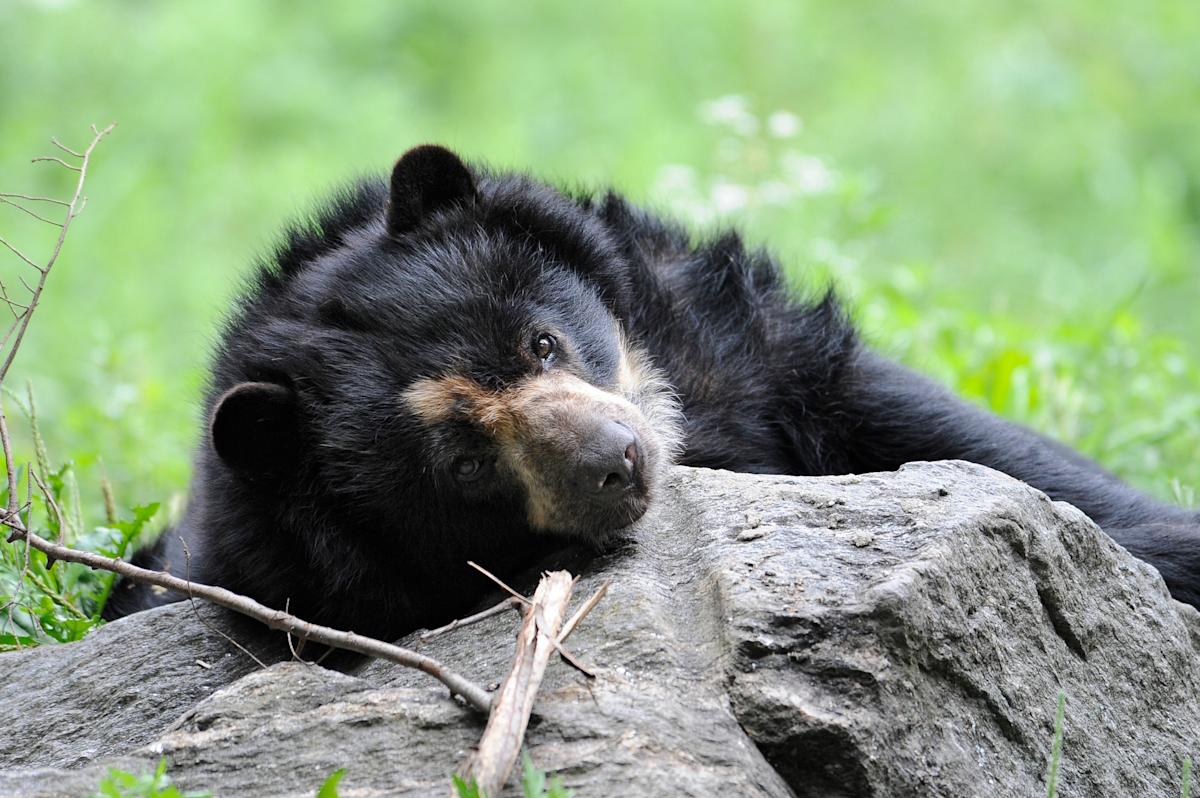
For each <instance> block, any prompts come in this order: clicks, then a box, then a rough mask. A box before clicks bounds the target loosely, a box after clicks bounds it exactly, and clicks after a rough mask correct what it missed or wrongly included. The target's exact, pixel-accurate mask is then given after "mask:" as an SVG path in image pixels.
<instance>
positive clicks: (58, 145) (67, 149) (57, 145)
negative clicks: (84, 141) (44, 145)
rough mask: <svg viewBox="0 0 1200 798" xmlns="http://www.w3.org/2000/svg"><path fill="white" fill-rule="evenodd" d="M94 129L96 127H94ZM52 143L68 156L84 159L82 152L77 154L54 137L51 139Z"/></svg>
mask: <svg viewBox="0 0 1200 798" xmlns="http://www.w3.org/2000/svg"><path fill="white" fill-rule="evenodd" d="M93 127H94V126H93ZM50 141H51V142H52V143H53V144H54V146H55V147H58V148H59V149H60V150H62V151H63V152H65V153H66V154H67V155H74V156H75V157H76V158H82V157H83V153H82V152H75V150H73V149H71V148H70V147H68V146H67V145H66V144H63V143H62V142H61V141H59V140H58V139H56V138H54V136H51V137H50Z"/></svg>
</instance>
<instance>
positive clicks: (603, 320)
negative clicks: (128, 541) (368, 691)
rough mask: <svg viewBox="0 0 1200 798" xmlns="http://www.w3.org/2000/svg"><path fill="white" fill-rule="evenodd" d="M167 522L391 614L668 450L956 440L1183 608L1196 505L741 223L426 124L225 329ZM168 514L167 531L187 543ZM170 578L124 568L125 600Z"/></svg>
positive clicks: (288, 591)
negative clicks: (904, 333)
mask: <svg viewBox="0 0 1200 798" xmlns="http://www.w3.org/2000/svg"><path fill="white" fill-rule="evenodd" d="M205 418H206V420H207V429H206V430H205V432H204V434H203V436H202V441H201V443H200V445H199V448H198V452H197V454H196V458H195V469H194V478H193V482H192V485H191V491H190V497H189V501H188V505H187V508H186V510H185V512H184V514H183V517H182V520H181V521H180V523H179V526H178V528H177V529H174V530H171V531H170V532H168V533H167V534H165V535H164V536H163V538H162V540H161V541H160V543H159V544H158V546H157V547H156V548H154V549H151V550H150V551H147V552H143V553H142V554H141V555H140V557H141V560H142V561H143V562H145V563H148V564H159V565H163V564H169V566H170V568H171V569H172V570H173V571H174V572H176V573H178V574H181V575H183V574H184V573H186V574H187V575H188V576H189V578H191V579H193V580H196V581H199V582H204V583H211V584H218V585H222V586H224V587H227V588H229V589H231V590H234V591H237V592H240V593H244V594H247V595H249V596H252V597H254V598H256V599H257V600H258V601H260V602H262V603H263V604H266V605H267V606H270V607H274V608H280V609H281V608H284V607H285V606H287V607H288V608H290V610H291V611H292V612H293V613H295V614H297V615H299V616H300V617H303V618H305V619H307V620H310V621H314V622H317V623H322V624H326V625H331V626H335V627H339V628H344V629H353V630H354V631H357V632H360V633H364V634H370V635H374V636H377V637H383V638H389V639H394V638H396V637H398V636H400V635H402V634H404V633H407V632H409V631H412V630H415V629H417V628H421V627H429V626H431V625H435V624H437V623H440V622H442V621H444V620H446V619H447V618H449V617H454V613H456V612H460V611H462V610H463V609H466V608H468V607H469V606H470V605H471V604H472V603H473V602H474V601H477V600H478V599H479V598H480V597H481V594H482V593H483V591H484V588H485V587H486V583H484V581H483V580H482V578H481V577H480V576H479V575H478V574H475V573H474V572H473V571H471V570H469V569H468V566H467V561H468V560H474V561H476V562H479V563H482V564H485V565H486V566H488V567H489V568H490V569H492V570H494V571H496V572H501V573H503V572H506V571H510V570H511V569H515V568H519V567H521V566H522V565H524V566H528V565H530V564H533V563H534V562H535V561H536V560H537V559H538V557H539V556H541V555H543V554H544V553H545V552H547V551H548V550H550V549H552V548H553V547H554V546H555V545H558V542H559V541H574V542H586V543H588V544H589V545H592V546H598V547H604V546H605V545H609V544H610V543H611V542H612V541H615V540H620V539H622V538H623V537H624V536H628V535H630V534H631V533H630V530H631V529H636V522H637V521H638V519H639V518H640V517H642V515H643V514H644V513H645V512H646V511H647V509H648V508H649V507H651V506H652V504H653V502H654V501H655V496H656V492H657V491H658V489H659V488H660V486H661V484H662V480H663V474H664V471H665V469H666V468H667V467H668V466H670V465H671V464H674V463H679V464H684V465H689V466H702V467H707V468H721V469H728V470H732V471H741V472H752V473H761V474H794V475H832V474H847V473H860V472H871V471H886V470H894V469H896V468H898V467H899V466H901V465H902V464H903V463H905V462H908V461H912V460H940V459H962V460H968V461H972V462H975V463H979V464H982V465H985V466H989V467H991V468H994V469H997V470H999V471H1002V472H1005V473H1007V474H1009V475H1011V476H1013V477H1016V478H1017V479H1020V480H1023V481H1025V482H1027V483H1028V484H1030V485H1032V486H1033V487H1035V488H1038V489H1040V490H1042V491H1043V492H1045V493H1046V494H1047V495H1048V496H1050V497H1051V498H1053V499H1060V500H1064V501H1067V502H1070V503H1072V504H1074V505H1076V506H1077V507H1079V508H1080V509H1081V510H1083V511H1084V512H1085V513H1087V514H1088V515H1089V516H1090V517H1091V518H1092V519H1093V520H1095V521H1096V523H1097V524H1098V525H1099V526H1100V527H1101V528H1102V529H1103V530H1104V531H1105V532H1107V533H1108V534H1109V535H1110V536H1111V537H1112V538H1113V539H1114V540H1116V541H1117V542H1118V543H1119V544H1121V545H1122V546H1124V547H1125V548H1126V549H1128V550H1129V551H1130V552H1131V553H1133V554H1134V555H1135V556H1137V557H1139V558H1141V559H1143V560H1145V561H1146V562H1148V563H1150V564H1151V565H1153V566H1154V567H1155V568H1157V569H1158V571H1159V572H1160V573H1161V574H1162V576H1163V578H1164V580H1165V581H1166V584H1167V586H1168V588H1169V589H1170V591H1171V593H1172V595H1173V596H1174V597H1175V598H1176V599H1178V600H1180V601H1183V602H1187V603H1190V604H1193V605H1196V606H1200V545H1197V543H1198V540H1200V513H1196V512H1193V511H1188V510H1185V509H1182V508H1177V507H1172V506H1168V505H1166V504H1162V503H1159V502H1157V501H1156V500H1154V499H1151V498H1150V497H1148V496H1145V495H1143V494H1141V493H1139V492H1137V491H1136V490H1134V489H1133V488H1131V487H1129V486H1127V485H1126V484H1124V483H1122V482H1121V481H1120V480H1118V479H1117V478H1116V477H1114V476H1113V475H1111V474H1110V473H1108V472H1106V471H1105V470H1103V469H1102V468H1101V467H1100V466H1098V465H1096V464H1095V463H1093V462H1091V461H1089V460H1088V459H1086V458H1085V457H1083V456H1081V455H1080V454H1077V453H1075V452H1074V451H1072V450H1071V449H1069V448H1067V447H1066V446H1064V445H1062V444H1059V443H1057V442H1054V441H1052V440H1049V439H1047V438H1045V437H1043V436H1041V435H1039V434H1037V433H1035V432H1033V431H1031V430H1028V429H1026V428H1024V427H1022V426H1019V425H1017V424H1015V423H1011V422H1009V421H1006V420H1003V419H1001V418H999V417H997V416H995V415H992V414H990V413H988V412H986V411H985V410H983V409H980V408H978V407H976V406H974V405H972V404H970V403H968V402H966V401H965V400H962V399H960V398H958V397H956V396H954V395H953V394H952V393H950V392H949V391H948V390H946V389H944V388H943V387H941V386H939V385H938V384H936V383H934V382H933V381H931V380H929V379H927V378H925V377H923V376H920V375H918V374H917V373H915V372H913V371H910V370H909V369H907V368H905V367H903V366H901V365H898V364H896V363H894V362H891V361H889V360H887V359H886V358H884V357H882V356H880V355H879V354H877V353H875V352H873V351H872V350H871V349H870V348H869V347H868V346H866V345H865V344H864V343H863V342H862V341H861V340H860V338H859V336H858V335H857V334H856V332H855V329H854V327H853V325H852V324H851V322H850V320H849V317H848V315H847V313H846V311H845V310H844V309H843V307H842V305H841V304H839V301H838V299H837V298H836V296H835V295H834V294H833V292H832V291H827V292H825V293H824V294H823V295H814V297H813V298H810V299H804V298H798V297H797V296H796V295H795V292H794V291H793V290H792V289H791V288H790V287H789V286H788V285H786V284H785V281H784V279H783V277H782V273H781V269H780V267H779V265H778V264H777V262H776V261H775V259H774V258H773V257H772V256H771V255H770V254H769V253H768V252H767V251H765V250H763V249H758V248H752V247H748V246H746V245H745V244H744V243H743V240H742V238H741V237H740V236H739V234H738V233H737V232H735V231H732V230H724V231H718V232H717V233H715V234H712V235H710V236H709V237H707V238H704V239H701V240H699V241H697V239H696V238H695V236H693V234H692V233H691V232H690V231H689V230H687V229H686V228H685V227H684V226H682V225H680V224H678V223H676V222H673V221H671V220H669V219H665V218H662V217H661V216H659V215H656V214H654V213H651V212H649V211H647V210H644V209H642V208H639V207H637V206H635V205H634V204H632V203H630V202H629V201H627V200H626V199H624V198H623V197H622V196H621V195H619V194H618V193H616V192H614V191H600V192H569V191H565V190H561V189H558V188H555V187H553V186H550V185H548V184H546V183H543V182H539V181H538V180H535V179H533V178H531V177H528V176H525V175H522V174H516V173H506V172H497V171H492V170H490V169H488V168H486V167H484V166H482V165H474V164H472V165H468V164H467V163H466V162H465V161H464V160H463V159H462V158H460V157H459V156H458V155H457V154H455V153H454V152H452V151H450V150H448V149H446V148H443V147H440V146H437V145H423V146H419V147H416V148H414V149H411V150H409V151H408V152H406V153H405V154H404V155H403V156H402V157H401V158H400V159H399V160H398V161H397V162H396V164H395V166H394V168H393V170H392V172H391V175H390V179H382V178H377V179H366V180H363V181H360V182H358V183H356V184H354V185H352V186H350V187H349V188H347V189H344V190H343V191H341V192H339V193H337V194H336V195H335V196H334V197H333V199H332V201H331V202H330V203H329V204H328V205H326V206H325V208H324V209H323V210H321V211H320V212H319V214H318V215H317V216H316V218H315V219H314V220H312V221H310V222H308V223H307V224H300V225H296V226H293V227H292V228H291V229H289V230H288V231H287V232H286V233H285V237H284V239H283V242H282V244H281V245H280V246H279V247H278V248H277V249H276V251H275V252H274V253H273V256H272V257H270V258H268V259H266V260H265V261H264V262H261V263H260V264H259V265H258V267H257V268H256V269H255V271H254V274H253V277H252V279H251V281H250V284H249V286H248V288H247V290H246V291H245V292H244V294H243V295H242V296H241V298H240V300H238V301H237V303H236V306H235V307H234V309H233V311H232V312H231V314H230V315H229V317H228V320H227V321H226V323H225V325H224V329H223V332H222V334H221V336H220V339H219V343H218V345H217V346H216V352H215V357H214V359H213V363H212V370H211V378H210V381H209V387H208V390H207V394H206V397H205ZM180 540H184V541H186V548H187V551H186V562H185V555H184V552H182V551H181V543H180V542H179V541H180ZM177 598H179V597H178V596H172V595H166V596H162V595H154V594H152V593H151V592H149V591H145V590H143V589H141V588H139V587H138V586H136V585H132V584H125V585H122V586H120V587H119V588H118V590H117V591H116V592H115V593H114V596H113V598H112V599H111V600H110V602H109V605H108V607H106V610H105V615H106V617H108V618H115V617H119V616H121V615H124V614H127V613H129V612H131V611H134V610H136V609H139V608H142V607H145V606H150V605H153V604H156V603H160V602H163V601H167V600H172V599H177Z"/></svg>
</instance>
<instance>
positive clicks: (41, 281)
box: [0, 122, 116, 383]
mask: <svg viewBox="0 0 1200 798" xmlns="http://www.w3.org/2000/svg"><path fill="white" fill-rule="evenodd" d="M114 127H116V123H115V122H114V123H113V124H111V125H109V126H108V127H106V128H104V129H103V130H97V129H96V127H95V126H93V127H92V131H93V132H94V133H95V135H94V136H93V137H92V141H91V143H90V144H88V146H87V149H85V150H84V151H83V154H82V155H81V156H80V163H79V166H78V167H75V166H71V165H70V164H66V163H64V164H63V165H64V166H66V167H67V168H68V169H73V170H75V171H77V172H79V179H78V180H76V181H75V193H74V194H72V195H71V200H70V202H68V203H67V215H66V218H64V219H63V223H62V229H61V230H59V232H58V240H57V241H55V242H54V250H53V251H52V252H51V253H50V259H49V260H47V261H46V265H45V266H38V265H37V264H35V263H33V262H32V261H30V260H29V258H27V257H25V255H24V254H23V253H22V252H21V251H20V250H18V249H16V248H15V247H13V246H12V245H10V244H9V243H8V242H7V241H4V242H3V243H4V244H5V246H7V247H8V248H9V249H11V250H12V251H13V252H15V253H16V254H17V255H18V256H19V257H20V258H21V259H22V260H24V261H26V262H27V263H30V265H32V266H33V267H34V268H35V269H37V270H38V283H37V287H36V288H34V289H33V291H32V293H33V296H32V297H31V298H30V300H29V307H28V308H27V309H26V310H25V312H24V313H23V314H22V316H21V321H20V323H19V324H18V325H17V333H16V338H15V339H14V340H13V343H12V347H11V348H10V349H9V350H8V356H7V357H5V358H4V365H3V366H0V383H3V382H4V378H5V376H7V375H8V369H9V367H10V366H12V362H13V358H15V357H16V356H17V350H19V349H20V348H21V340H22V339H23V338H24V337H25V331H26V330H27V329H29V320H30V319H32V318H33V311H34V310H35V309H36V308H37V304H38V300H39V299H41V297H42V290H43V289H44V288H45V287H46V277H47V276H49V274H50V270H51V269H52V268H53V267H54V262H55V261H57V260H58V254H59V253H60V252H62V248H63V243H64V242H65V241H66V240H67V231H68V230H69V229H70V228H71V220H73V219H74V218H75V217H76V216H78V215H79V212H80V211H81V210H83V206H82V205H81V204H80V198H81V197H82V196H83V182H84V180H85V179H86V178H87V170H88V163H89V162H90V161H91V158H92V151H93V150H94V149H96V145H97V144H99V143H100V140H101V139H103V138H104V137H105V136H107V135H108V134H109V133H110V132H112V129H113V128H114ZM55 160H58V159H55ZM59 162H60V163H62V162H61V161H59ZM85 201H86V200H85Z"/></svg>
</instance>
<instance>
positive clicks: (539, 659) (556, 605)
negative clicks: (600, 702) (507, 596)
mask: <svg viewBox="0 0 1200 798" xmlns="http://www.w3.org/2000/svg"><path fill="white" fill-rule="evenodd" d="M574 584H575V580H574V579H573V578H572V576H571V575H570V574H569V573H567V572H566V571H554V572H552V573H548V574H545V575H543V576H542V581H541V582H539V583H538V587H537V590H536V591H535V592H534V594H533V602H532V604H531V606H530V607H529V609H528V610H526V612H525V621H524V623H522V624H521V630H520V631H519V632H518V633H517V650H516V654H515V655H514V656H513V665H512V670H511V671H509V674H508V676H507V677H506V678H505V679H504V683H503V684H501V685H500V689H499V690H498V691H497V692H496V696H495V698H494V699H493V700H492V714H491V716H490V717H489V718H488V723H487V728H485V729H484V731H483V737H481V738H480V740H479V748H478V749H476V751H475V753H474V754H473V755H471V756H470V757H468V758H467V760H466V762H464V763H463V765H462V767H461V768H460V769H459V770H460V772H461V774H462V776H463V778H464V779H467V780H468V781H469V780H471V779H472V778H473V779H474V781H475V783H476V784H477V785H478V787H479V793H480V794H481V795H499V794H500V790H501V789H502V788H503V787H504V783H505V782H506V781H507V780H508V775H509V774H510V773H511V772H512V769H513V765H515V764H516V761H517V755H518V754H520V752H521V743H522V741H523V740H524V739H525V728H526V727H527V726H528V725H529V715H530V713H531V712H533V699H534V697H535V696H536V695H537V691H538V687H540V686H541V683H542V677H543V676H544V675H545V673H546V665H547V664H548V663H549V662H550V656H551V655H552V654H553V653H554V651H555V640H556V638H557V637H558V634H559V630H560V628H561V627H562V622H563V618H564V617H565V616H566V614H567V603H568V602H569V601H570V600H571V588H572V586H573V585H574ZM451 794H452V795H453V793H451Z"/></svg>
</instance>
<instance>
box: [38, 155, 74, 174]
mask: <svg viewBox="0 0 1200 798" xmlns="http://www.w3.org/2000/svg"><path fill="white" fill-rule="evenodd" d="M43 161H49V162H51V163H56V164H58V165H59V166H61V167H63V168H65V169H70V170H71V171H72V172H82V171H83V167H82V166H72V165H71V164H69V163H67V162H66V161H64V160H63V159H62V158H56V157H54V156H53V155H42V156H40V157H38V158H32V159H30V162H31V163H42V162H43Z"/></svg>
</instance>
